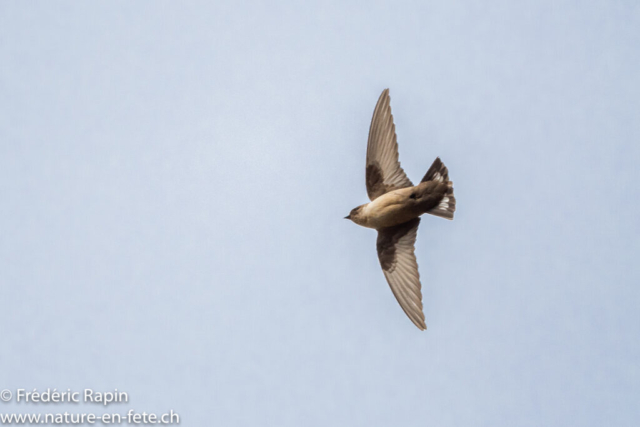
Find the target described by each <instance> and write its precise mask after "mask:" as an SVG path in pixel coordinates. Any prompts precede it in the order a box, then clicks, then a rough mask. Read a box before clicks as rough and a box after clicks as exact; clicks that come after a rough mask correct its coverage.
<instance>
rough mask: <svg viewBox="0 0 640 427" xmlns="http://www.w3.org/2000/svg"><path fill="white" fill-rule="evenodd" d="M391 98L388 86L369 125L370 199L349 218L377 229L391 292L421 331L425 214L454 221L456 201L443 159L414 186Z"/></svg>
mask: <svg viewBox="0 0 640 427" xmlns="http://www.w3.org/2000/svg"><path fill="white" fill-rule="evenodd" d="M389 102H390V98H389V89H385V90H383V91H382V94H381V95H380V98H379V99H378V103H377V104H376V108H375V110H374V111H373V118H372V119H371V127H370V128H369V141H368V143H367V168H366V174H365V180H366V185H367V194H368V196H369V199H370V200H371V202H370V203H365V204H364V205H361V206H358V207H357V208H354V209H352V210H351V213H349V215H347V216H346V217H345V219H350V220H351V221H353V222H355V223H356V224H358V225H361V226H363V227H368V228H373V229H376V230H377V231H378V240H377V243H376V247H377V250H378V259H379V260H380V266H381V267H382V271H383V273H384V275H385V277H386V278H387V282H388V283H389V286H390V287H391V291H392V292H393V295H394V296H395V297H396V299H397V300H398V302H399V303H400V307H402V309H403V310H404V312H405V313H406V315H407V316H408V317H409V319H411V321H412V322H413V323H414V324H415V325H416V326H417V327H418V328H419V329H420V330H425V329H427V326H426V324H425V321H424V313H423V311H422V292H421V290H420V289H421V285H420V275H419V273H418V263H417V262H416V256H415V254H414V245H415V241H416V234H417V231H418V225H419V224H420V215H422V214H424V213H428V214H431V215H435V216H439V217H441V218H445V219H450V220H452V219H453V213H454V212H455V210H456V199H455V197H454V196H453V182H451V181H450V180H449V172H448V170H447V168H446V166H445V165H444V164H443V163H442V161H441V160H440V158H439V157H438V158H436V159H435V161H434V162H433V164H432V165H431V167H430V168H429V170H428V171H427V173H426V174H425V175H424V177H423V178H422V180H421V181H420V183H419V184H418V185H415V186H414V185H413V183H412V182H411V180H409V178H407V175H406V174H405V173H404V170H402V167H401V166H400V162H399V161H398V143H397V141H396V130H395V125H394V124H393V116H392V115H391V105H390V103H389Z"/></svg>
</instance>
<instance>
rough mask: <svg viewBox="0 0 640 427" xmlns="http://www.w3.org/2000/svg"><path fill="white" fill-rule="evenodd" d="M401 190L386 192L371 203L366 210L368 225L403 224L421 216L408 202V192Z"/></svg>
mask: <svg viewBox="0 0 640 427" xmlns="http://www.w3.org/2000/svg"><path fill="white" fill-rule="evenodd" d="M403 193H405V192H404V191H402V192H401V190H397V191H393V192H390V193H387V194H384V195H382V196H380V197H378V198H377V199H375V200H374V201H373V202H371V203H369V204H368V205H367V206H366V208H365V210H364V214H365V215H364V216H365V218H366V221H365V222H366V224H363V225H365V226H366V227H370V228H376V229H379V228H384V227H392V226H394V225H398V224H402V223H405V222H407V221H410V220H412V219H413V218H416V217H418V216H420V214H419V213H418V212H416V211H415V209H414V208H413V207H412V205H411V204H410V203H408V194H407V195H405V194H403Z"/></svg>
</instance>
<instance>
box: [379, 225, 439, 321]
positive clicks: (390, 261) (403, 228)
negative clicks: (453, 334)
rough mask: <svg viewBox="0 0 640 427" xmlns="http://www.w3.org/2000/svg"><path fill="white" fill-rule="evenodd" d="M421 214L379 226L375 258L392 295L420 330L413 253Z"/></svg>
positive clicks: (422, 316)
mask: <svg viewBox="0 0 640 427" xmlns="http://www.w3.org/2000/svg"><path fill="white" fill-rule="evenodd" d="M418 225H420V218H416V219H413V220H411V221H409V222H405V223H404V224H400V225H396V226H393V227H388V228H382V229H380V230H378V241H377V249H378V259H379V260H380V266H382V271H383V272H384V275H385V277H386V278H387V282H389V286H390V287H391V291H392V292H393V295H394V296H395V297H396V299H397V300H398V302H399V303H400V307H402V309H403V310H404V312H405V313H406V315H407V316H409V319H411V321H412V322H413V323H414V324H415V325H416V326H417V327H418V328H419V329H421V330H425V329H427V325H426V324H425V323H424V313H423V312H422V292H421V291H420V275H419V273H418V263H417V262H416V256H415V254H414V245H415V242H416V234H417V232H418Z"/></svg>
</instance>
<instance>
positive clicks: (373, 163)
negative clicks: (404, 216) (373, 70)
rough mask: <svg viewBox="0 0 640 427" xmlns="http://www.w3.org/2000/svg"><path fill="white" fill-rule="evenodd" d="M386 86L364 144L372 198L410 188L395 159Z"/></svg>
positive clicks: (369, 191) (368, 186)
mask: <svg viewBox="0 0 640 427" xmlns="http://www.w3.org/2000/svg"><path fill="white" fill-rule="evenodd" d="M389 100H390V98H389V89H385V90H383V91H382V94H381V95H380V99H378V103H377V104H376V109H375V110H374V111H373V118H372V119H371V127H370V128H369V142H368V143H367V170H366V182H367V194H368V195H369V199H371V200H375V199H376V198H378V197H380V196H381V195H383V194H385V193H387V192H389V191H392V190H397V189H399V188H404V187H413V184H412V183H411V180H409V178H407V175H405V173H404V170H402V167H401V166H400V162H399V161H398V143H397V141H396V127H395V125H394V124H393V116H392V115H391V105H390V104H389Z"/></svg>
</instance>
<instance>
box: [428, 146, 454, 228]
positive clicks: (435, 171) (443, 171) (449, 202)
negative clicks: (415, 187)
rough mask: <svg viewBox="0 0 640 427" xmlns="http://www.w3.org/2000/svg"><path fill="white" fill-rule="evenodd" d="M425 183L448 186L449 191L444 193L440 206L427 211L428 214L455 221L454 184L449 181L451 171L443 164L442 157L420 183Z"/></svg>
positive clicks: (437, 159)
mask: <svg viewBox="0 0 640 427" xmlns="http://www.w3.org/2000/svg"><path fill="white" fill-rule="evenodd" d="M425 181H437V182H442V183H446V184H447V191H446V192H445V193H444V197H442V200H440V203H438V206H436V207H435V208H432V209H431V210H429V211H427V213H429V214H431V215H435V216H439V217H441V218H446V219H453V213H454V212H455V211H456V198H455V196H454V195H453V182H451V181H449V171H448V170H447V167H446V166H445V165H444V163H442V160H440V157H438V158H436V159H435V160H434V161H433V164H432V165H431V167H430V168H429V170H428V171H427V173H426V174H425V175H424V178H422V181H420V182H425Z"/></svg>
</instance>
